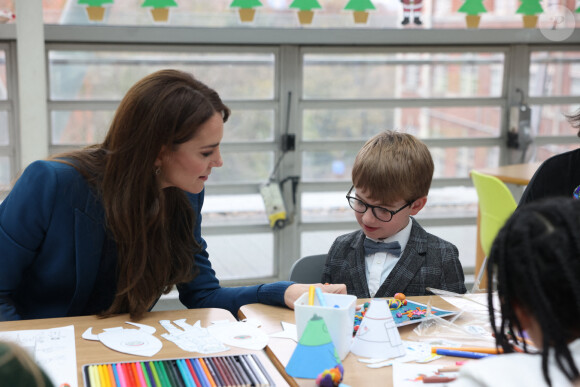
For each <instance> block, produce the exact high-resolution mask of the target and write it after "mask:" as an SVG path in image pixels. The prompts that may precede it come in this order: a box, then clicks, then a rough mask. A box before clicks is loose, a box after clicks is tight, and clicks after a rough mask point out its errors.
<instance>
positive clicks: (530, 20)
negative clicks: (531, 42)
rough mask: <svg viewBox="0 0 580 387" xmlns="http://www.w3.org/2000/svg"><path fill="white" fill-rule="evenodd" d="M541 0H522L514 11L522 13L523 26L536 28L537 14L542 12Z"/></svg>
mask: <svg viewBox="0 0 580 387" xmlns="http://www.w3.org/2000/svg"><path fill="white" fill-rule="evenodd" d="M540 3H541V0H522V4H521V5H520V7H519V8H518V9H517V11H516V13H521V14H522V15H523V22H524V28H536V24H537V23H538V14H539V13H542V12H544V9H543V8H542V5H541V4H540Z"/></svg>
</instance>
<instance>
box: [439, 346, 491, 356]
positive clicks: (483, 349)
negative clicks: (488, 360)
mask: <svg viewBox="0 0 580 387" xmlns="http://www.w3.org/2000/svg"><path fill="white" fill-rule="evenodd" d="M438 349H451V350H453V351H465V352H477V353H491V354H494V355H496V354H499V353H503V348H486V347H431V352H432V353H436V352H437V350H438Z"/></svg>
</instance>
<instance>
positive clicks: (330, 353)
mask: <svg viewBox="0 0 580 387" xmlns="http://www.w3.org/2000/svg"><path fill="white" fill-rule="evenodd" d="M395 329H396V328H395ZM337 364H341V363H340V358H339V357H338V353H337V352H336V348H334V344H333V343H332V339H331V338H330V334H329V333H328V327H327V326H326V323H325V322H324V319H323V318H322V317H320V316H318V315H316V314H315V315H314V316H312V318H311V319H310V321H308V324H307V325H306V328H304V332H302V336H301V337H300V341H299V342H298V345H297V346H296V349H294V352H293V353H292V357H291V358H290V361H289V362H288V365H287V366H286V372H287V373H288V375H290V376H293V377H295V378H307V379H316V377H317V376H318V375H320V373H321V372H323V371H324V370H327V369H330V368H334V367H336V365H337Z"/></svg>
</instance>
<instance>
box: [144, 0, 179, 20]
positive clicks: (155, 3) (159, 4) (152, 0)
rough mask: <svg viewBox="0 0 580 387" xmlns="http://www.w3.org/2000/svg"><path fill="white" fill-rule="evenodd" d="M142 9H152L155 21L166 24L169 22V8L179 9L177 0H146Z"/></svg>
mask: <svg viewBox="0 0 580 387" xmlns="http://www.w3.org/2000/svg"><path fill="white" fill-rule="evenodd" d="M141 7H143V8H145V7H151V16H152V17H153V21H156V22H166V21H167V20H169V8H167V7H177V3H176V2H175V0H145V1H144V2H143V4H141Z"/></svg>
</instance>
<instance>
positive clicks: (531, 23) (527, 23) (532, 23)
mask: <svg viewBox="0 0 580 387" xmlns="http://www.w3.org/2000/svg"><path fill="white" fill-rule="evenodd" d="M523 19H524V28H536V24H538V15H524V17H523Z"/></svg>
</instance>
